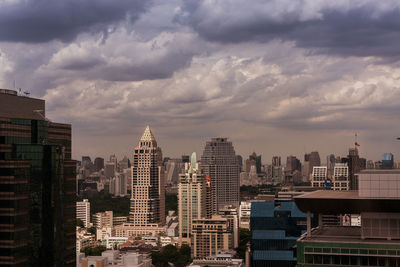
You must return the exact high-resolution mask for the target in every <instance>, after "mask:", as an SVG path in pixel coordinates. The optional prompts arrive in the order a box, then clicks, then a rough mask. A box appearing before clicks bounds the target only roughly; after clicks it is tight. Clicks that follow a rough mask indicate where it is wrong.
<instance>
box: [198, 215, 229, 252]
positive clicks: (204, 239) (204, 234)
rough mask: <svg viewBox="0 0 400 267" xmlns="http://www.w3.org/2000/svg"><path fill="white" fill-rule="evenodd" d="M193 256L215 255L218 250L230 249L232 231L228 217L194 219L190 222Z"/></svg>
mask: <svg viewBox="0 0 400 267" xmlns="http://www.w3.org/2000/svg"><path fill="white" fill-rule="evenodd" d="M192 235H193V240H192V252H193V258H195V259H196V258H205V257H210V256H215V255H217V253H218V251H221V250H225V251H226V250H229V249H232V246H231V244H232V239H233V236H232V232H231V230H230V226H229V219H227V218H223V217H221V216H213V217H212V218H203V219H194V220H193V223H192Z"/></svg>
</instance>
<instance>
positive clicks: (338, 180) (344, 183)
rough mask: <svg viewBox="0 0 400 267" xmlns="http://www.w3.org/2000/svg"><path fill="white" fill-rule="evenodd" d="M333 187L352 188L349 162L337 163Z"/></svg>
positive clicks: (339, 188) (337, 188)
mask: <svg viewBox="0 0 400 267" xmlns="http://www.w3.org/2000/svg"><path fill="white" fill-rule="evenodd" d="M332 189H333V190H339V191H343V190H349V189H350V180H349V167H348V166H347V163H336V164H335V167H334V170H333V176H332Z"/></svg>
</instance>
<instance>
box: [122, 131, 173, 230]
mask: <svg viewBox="0 0 400 267" xmlns="http://www.w3.org/2000/svg"><path fill="white" fill-rule="evenodd" d="M164 174H165V172H164V168H163V163H162V152H161V148H160V147H158V146H157V141H156V139H155V138H154V135H153V133H152V132H151V130H150V127H149V126H147V127H146V129H145V131H144V133H143V135H142V137H141V138H140V141H139V145H138V146H137V147H136V148H135V153H134V157H133V166H132V185H131V188H132V191H131V207H130V212H129V222H130V224H133V225H137V226H151V225H154V224H156V225H157V224H158V225H164V224H165V186H164V184H165V181H164Z"/></svg>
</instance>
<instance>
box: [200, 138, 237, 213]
mask: <svg viewBox="0 0 400 267" xmlns="http://www.w3.org/2000/svg"><path fill="white" fill-rule="evenodd" d="M200 168H201V170H202V173H203V174H204V175H206V176H210V177H211V184H212V201H213V213H214V214H215V213H217V211H218V209H219V208H221V207H223V206H225V205H234V206H236V207H238V206H239V201H240V196H239V190H240V188H239V173H240V166H239V164H238V162H237V158H236V155H235V150H234V148H233V146H232V142H229V141H228V139H227V138H221V137H218V138H212V139H211V141H208V142H206V145H205V147H204V151H203V155H202V156H201V164H200Z"/></svg>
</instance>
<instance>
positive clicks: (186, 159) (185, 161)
mask: <svg viewBox="0 0 400 267" xmlns="http://www.w3.org/2000/svg"><path fill="white" fill-rule="evenodd" d="M182 162H183V163H189V162H190V156H189V155H182Z"/></svg>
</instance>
